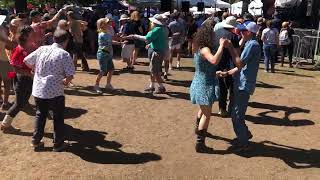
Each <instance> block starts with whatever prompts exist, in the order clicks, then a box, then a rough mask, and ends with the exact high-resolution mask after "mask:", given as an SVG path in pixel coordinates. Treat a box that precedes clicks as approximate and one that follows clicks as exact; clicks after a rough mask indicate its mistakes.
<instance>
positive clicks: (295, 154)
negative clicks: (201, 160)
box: [208, 133, 320, 169]
mask: <svg viewBox="0 0 320 180" xmlns="http://www.w3.org/2000/svg"><path fill="white" fill-rule="evenodd" d="M208 137H209V138H212V139H216V140H222V141H226V142H229V143H230V142H231V139H228V138H223V137H219V136H214V135H212V134H210V133H208ZM208 153H209V154H220V155H225V154H236V155H238V156H241V157H245V158H253V157H270V158H276V159H281V160H282V161H283V162H285V163H286V164H287V165H288V166H290V167H291V168H295V169H304V168H320V150H317V149H310V150H307V149H301V148H295V147H291V146H286V145H282V144H277V143H274V142H271V141H262V142H250V150H248V151H245V152H233V151H232V150H231V148H228V149H227V150H213V151H210V152H208Z"/></svg>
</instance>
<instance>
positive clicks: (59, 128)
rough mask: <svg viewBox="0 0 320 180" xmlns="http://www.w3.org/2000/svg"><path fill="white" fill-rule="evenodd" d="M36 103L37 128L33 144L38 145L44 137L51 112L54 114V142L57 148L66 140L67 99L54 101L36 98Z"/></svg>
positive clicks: (60, 97) (58, 98)
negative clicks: (65, 112) (65, 115)
mask: <svg viewBox="0 0 320 180" xmlns="http://www.w3.org/2000/svg"><path fill="white" fill-rule="evenodd" d="M34 100H35V103H36V108H37V112H36V120H35V128H34V133H33V137H32V142H33V143H34V144H38V143H39V142H40V141H41V139H42V138H43V135H44V128H45V125H46V120H47V116H48V112H49V110H52V112H53V130H54V135H53V138H54V139H53V142H54V144H55V146H59V145H60V144H62V143H63V142H64V140H65V124H64V109H65V97H64V96H59V97H56V98H53V99H40V98H36V97H35V98H34Z"/></svg>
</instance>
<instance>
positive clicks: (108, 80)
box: [107, 70, 113, 85]
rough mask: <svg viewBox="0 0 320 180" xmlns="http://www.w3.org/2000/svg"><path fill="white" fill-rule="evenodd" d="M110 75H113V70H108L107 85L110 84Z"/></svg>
mask: <svg viewBox="0 0 320 180" xmlns="http://www.w3.org/2000/svg"><path fill="white" fill-rule="evenodd" d="M112 75H113V70H111V71H108V74H107V85H111V79H112Z"/></svg>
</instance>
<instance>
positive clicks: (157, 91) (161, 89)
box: [154, 87, 166, 94]
mask: <svg viewBox="0 0 320 180" xmlns="http://www.w3.org/2000/svg"><path fill="white" fill-rule="evenodd" d="M154 93H155V94H164V93H166V88H165V87H159V88H158V89H157V90H156V91H155V92H154Z"/></svg>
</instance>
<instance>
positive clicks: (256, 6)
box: [248, 0, 263, 16]
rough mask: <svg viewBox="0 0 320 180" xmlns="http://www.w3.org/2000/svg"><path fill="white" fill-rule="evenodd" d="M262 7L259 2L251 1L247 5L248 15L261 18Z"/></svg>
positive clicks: (257, 0) (258, 0) (256, 0)
mask: <svg viewBox="0 0 320 180" xmlns="http://www.w3.org/2000/svg"><path fill="white" fill-rule="evenodd" d="M262 7H263V3H262V2H261V0H253V1H252V2H251V3H250V4H249V9H248V10H249V13H250V14H252V15H254V16H261V15H262Z"/></svg>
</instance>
